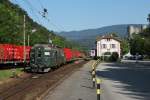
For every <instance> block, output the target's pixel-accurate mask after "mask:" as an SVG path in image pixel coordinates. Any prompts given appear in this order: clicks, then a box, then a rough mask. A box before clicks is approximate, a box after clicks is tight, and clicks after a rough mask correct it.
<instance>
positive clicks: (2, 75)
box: [0, 68, 23, 81]
mask: <svg viewBox="0 0 150 100" xmlns="http://www.w3.org/2000/svg"><path fill="white" fill-rule="evenodd" d="M22 70H23V69H22V68H17V69H7V70H0V81H2V80H6V79H8V78H10V77H12V76H13V74H14V73H13V71H15V73H16V74H17V75H18V74H19V73H21V72H22Z"/></svg>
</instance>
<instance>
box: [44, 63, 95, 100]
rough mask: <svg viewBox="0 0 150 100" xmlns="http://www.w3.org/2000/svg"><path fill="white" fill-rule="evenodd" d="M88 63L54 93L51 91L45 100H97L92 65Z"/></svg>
mask: <svg viewBox="0 0 150 100" xmlns="http://www.w3.org/2000/svg"><path fill="white" fill-rule="evenodd" d="M92 63H93V61H90V62H88V63H87V64H85V65H84V66H83V67H82V68H80V69H79V70H77V71H76V72H74V73H73V74H72V75H71V76H70V77H68V78H67V79H66V80H64V81H63V82H62V83H61V84H60V85H59V86H58V87H56V88H55V89H54V90H53V91H50V92H49V93H48V95H47V96H46V97H45V98H44V100H96V89H93V88H92V80H91V74H90V72H89V71H90V70H91V65H92Z"/></svg>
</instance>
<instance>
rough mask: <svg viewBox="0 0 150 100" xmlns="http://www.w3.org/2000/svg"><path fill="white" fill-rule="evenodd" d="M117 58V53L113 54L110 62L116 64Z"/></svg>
mask: <svg viewBox="0 0 150 100" xmlns="http://www.w3.org/2000/svg"><path fill="white" fill-rule="evenodd" d="M118 58H119V54H118V53H117V52H113V53H112V55H111V56H110V61H113V62H116V61H117V60H118Z"/></svg>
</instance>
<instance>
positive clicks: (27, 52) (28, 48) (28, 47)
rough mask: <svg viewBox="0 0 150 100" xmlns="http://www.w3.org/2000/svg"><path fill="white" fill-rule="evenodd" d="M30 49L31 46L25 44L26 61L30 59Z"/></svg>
mask: <svg viewBox="0 0 150 100" xmlns="http://www.w3.org/2000/svg"><path fill="white" fill-rule="evenodd" d="M30 50H31V47H30V46H26V59H27V61H29V60H30Z"/></svg>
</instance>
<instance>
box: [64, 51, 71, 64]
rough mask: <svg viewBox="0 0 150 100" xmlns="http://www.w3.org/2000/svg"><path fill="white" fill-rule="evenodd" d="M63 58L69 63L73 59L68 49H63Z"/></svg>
mask: <svg viewBox="0 0 150 100" xmlns="http://www.w3.org/2000/svg"><path fill="white" fill-rule="evenodd" d="M63 51H64V54H65V57H66V61H67V62H68V61H71V60H72V59H73V53H72V50H71V49H69V48H64V49H63Z"/></svg>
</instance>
